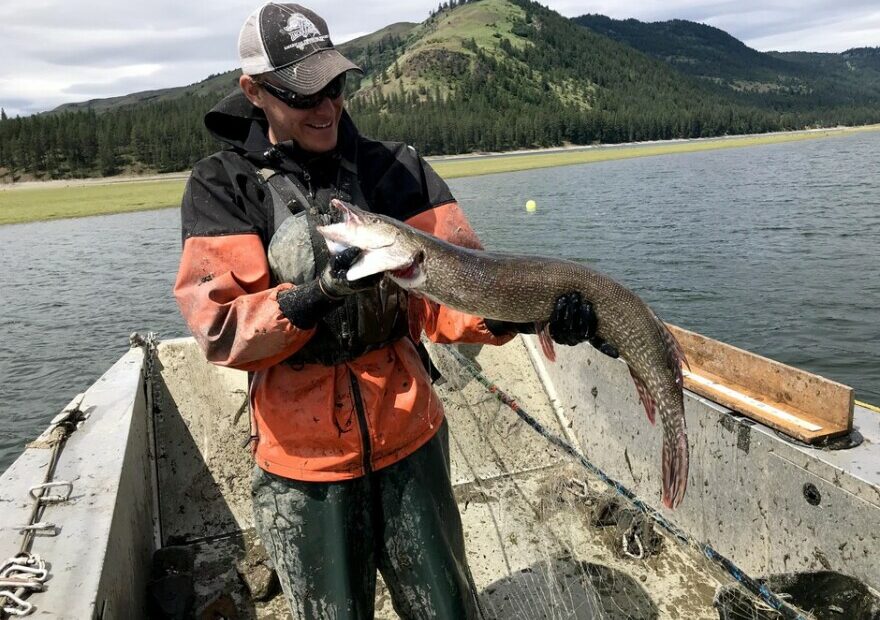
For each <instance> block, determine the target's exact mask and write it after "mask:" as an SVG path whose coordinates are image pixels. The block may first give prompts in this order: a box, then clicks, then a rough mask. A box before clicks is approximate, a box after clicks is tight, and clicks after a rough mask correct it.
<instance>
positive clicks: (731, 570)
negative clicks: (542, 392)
mask: <svg viewBox="0 0 880 620" xmlns="http://www.w3.org/2000/svg"><path fill="white" fill-rule="evenodd" d="M444 349H445V350H447V351H448V352H449V353H451V354H452V357H453V358H455V360H456V361H457V362H458V363H459V365H460V366H461V367H462V368H464V369H465V370H466V371H467V372H468V374H470V375H471V376H472V377H473V378H474V379H476V380H477V382H479V383H480V384H481V385H482V386H483V387H485V388H486V389H487V390H488V391H489V393H491V394H492V395H494V396H495V398H497V399H498V400H499V401H501V402H502V403H504V404H505V405H507V406H508V407H509V408H510V409H511V410H512V411H513V412H514V413H516V415H517V416H518V417H519V418H520V419H521V420H522V421H523V422H525V423H526V424H528V425H529V426H531V427H532V428H533V429H534V430H535V431H537V432H538V433H539V434H540V435H541V436H542V437H544V438H545V439H546V440H547V441H549V442H550V443H551V444H553V445H554V446H556V447H558V448H559V449H561V450H562V451H563V452H565V453H566V454H568V455H569V456H571V457H572V458H573V459H574V460H575V461H577V462H578V463H579V464H580V465H581V466H583V468H584V469H586V470H587V471H589V472H590V473H592V474H593V475H595V476H596V477H597V478H599V479H600V480H601V481H602V482H604V483H605V484H606V485H608V486H610V487H611V488H613V489H614V490H615V491H616V492H617V493H618V494H620V495H622V496H623V497H625V498H626V499H627V500H629V501H630V502H631V503H632V504H633V505H635V506H636V508H638V509H639V510H641V511H642V512H643V513H644V514H645V515H647V516H649V517H651V518H652V519H653V520H654V521H655V522H656V523H657V524H658V525H660V527H662V528H663V529H664V530H666V531H667V532H669V533H670V534H671V535H672V536H673V537H674V538H676V539H677V540H678V541H679V542H681V543H682V544H684V545H691V546H693V547H695V548H696V549H698V550H699V551H700V552H701V553H702V554H703V555H705V556H706V558H708V559H709V560H711V561H713V562H715V563H716V564H718V565H719V566H720V567H721V568H723V569H724V571H725V572H726V573H727V574H728V575H730V576H731V577H733V578H734V579H735V580H736V581H737V582H738V583H740V584H742V586H743V587H744V588H746V589H747V590H748V591H749V592H751V593H752V594H754V595H755V596H757V597H759V598H760V599H761V600H762V601H764V603H766V604H767V605H768V606H770V607H771V608H772V609H774V610H775V611H776V612H778V613H779V614H780V615H781V616H782V617H783V618H786V620H808V617H807V616H804V615H802V614H801V612H799V611H798V610H796V609H794V608H793V607H792V606H791V605H789V604H787V603H786V602H785V601H783V600H782V599H781V598H780V597H779V596H778V595H776V594H774V593H773V592H772V591H771V590H770V589H769V588H768V587H767V586H766V585H765V584H762V583H760V582H758V581H757V580H755V579H754V578H752V577H750V576H749V575H748V574H746V573H745V572H744V571H743V570H742V569H740V568H739V567H738V566H737V565H736V564H734V563H733V562H732V561H731V560H730V559H728V558H726V557H725V556H723V555H721V554H720V553H718V552H717V551H715V549H713V548H712V547H711V546H709V545H707V544H705V543H702V542H699V541H697V540H694V539H693V538H692V537H691V536H689V535H688V534H686V533H685V532H684V531H683V530H682V529H681V528H679V527H678V526H676V525H674V524H672V523H670V522H669V521H667V520H666V519H665V518H664V517H663V515H661V514H660V513H659V512H657V511H656V510H654V509H653V508H651V507H650V506H648V505H647V504H645V503H644V502H643V501H642V500H640V499H639V498H638V497H636V495H635V494H634V493H633V492H632V491H630V490H629V489H627V488H626V487H625V486H623V485H622V484H620V483H619V482H618V481H616V480H614V479H613V478H611V477H610V476H609V475H608V474H606V473H605V472H604V471H602V470H601V469H600V468H599V467H597V466H596V465H594V464H593V463H591V462H590V461H588V460H587V458H586V457H585V456H584V455H583V454H581V453H580V452H579V451H578V450H577V449H576V448H575V447H574V446H572V445H571V444H570V443H568V442H567V441H565V440H564V439H562V438H561V437H559V436H557V435H555V434H554V433H552V432H550V431H548V430H547V429H546V428H544V426H543V425H542V424H541V423H540V422H538V420H536V419H535V418H534V417H532V416H531V415H529V413H528V412H526V411H525V410H524V409H523V408H522V407H520V405H519V404H518V403H517V402H516V400H515V399H514V398H513V397H511V396H510V395H508V394H507V393H506V392H504V390H502V389H501V388H499V387H498V386H497V385H496V384H495V383H492V382H491V381H490V380H489V379H487V378H486V377H485V376H484V375H483V374H482V373H481V372H480V371H479V370H478V369H477V368H476V367H474V365H473V364H472V363H471V361H470V360H469V359H467V358H466V357H465V356H464V355H462V354H461V353H460V352H459V351H458V350H457V349H455V348H453V347H449V346H447V347H444Z"/></svg>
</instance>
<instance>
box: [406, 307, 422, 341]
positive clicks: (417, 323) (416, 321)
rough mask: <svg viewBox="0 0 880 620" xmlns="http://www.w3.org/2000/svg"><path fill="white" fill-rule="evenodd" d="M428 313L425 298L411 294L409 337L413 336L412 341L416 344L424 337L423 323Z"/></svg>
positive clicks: (408, 317)
mask: <svg viewBox="0 0 880 620" xmlns="http://www.w3.org/2000/svg"><path fill="white" fill-rule="evenodd" d="M426 314H427V308H425V300H424V299H419V298H418V297H415V296H412V295H411V296H410V298H409V304H408V308H407V312H406V318H407V322H408V323H409V337H410V338H412V341H413V342H415V343H416V344H418V343H419V341H420V340H421V339H422V325H424V324H425V319H426V318H427V317H426V316H425V315H426Z"/></svg>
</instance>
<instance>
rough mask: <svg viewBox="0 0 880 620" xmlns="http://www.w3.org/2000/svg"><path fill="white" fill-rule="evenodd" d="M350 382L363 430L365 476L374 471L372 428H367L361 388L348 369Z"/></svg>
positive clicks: (358, 419)
mask: <svg viewBox="0 0 880 620" xmlns="http://www.w3.org/2000/svg"><path fill="white" fill-rule="evenodd" d="M348 380H349V383H350V384H351V400H352V401H353V402H354V410H355V415H356V416H357V421H358V426H359V427H360V429H361V445H363V448H364V474H365V475H366V474H369V473H370V472H372V471H373V465H372V453H373V448H372V446H371V445H370V427H369V426H367V414H366V413H365V412H364V401H363V399H362V398H361V386H360V385H358V382H357V377H355V376H354V373H353V372H352V371H351V368H349V369H348Z"/></svg>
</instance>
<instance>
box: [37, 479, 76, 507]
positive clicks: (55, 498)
mask: <svg viewBox="0 0 880 620" xmlns="http://www.w3.org/2000/svg"><path fill="white" fill-rule="evenodd" d="M59 487H61V488H64V489H67V492H66V493H62V494H58V495H51V494H49V495H42V492H43V491H44V490H46V489H54V488H59ZM72 492H73V483H72V482H68V481H67V480H56V481H55V482H44V483H43V484H37V485H34V486H32V487H31V488H29V489H28V493H30V494H31V497H33V498H34V499H37V500H40V501H41V502H42V503H44V504H57V503H59V502H66V501H67V500H68V499H70V494H71V493H72Z"/></svg>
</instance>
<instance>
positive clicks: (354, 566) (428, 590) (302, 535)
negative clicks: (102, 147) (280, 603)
mask: <svg viewBox="0 0 880 620" xmlns="http://www.w3.org/2000/svg"><path fill="white" fill-rule="evenodd" d="M448 441H449V437H448V428H447V426H446V423H445V422H444V423H443V425H442V426H441V427H440V430H439V431H438V432H437V434H436V435H435V436H434V437H433V438H432V439H431V440H430V441H429V442H428V443H427V444H425V445H424V446H423V447H421V448H419V449H418V450H417V451H416V452H415V453H413V454H412V455H410V456H408V457H407V458H405V459H403V460H402V461H400V462H398V463H395V464H394V465H391V466H389V467H386V468H384V469H381V470H379V471H376V472H373V473H371V474H368V475H366V476H364V477H361V478H357V479H354V480H346V481H342V482H317V483H316V482H301V481H297V480H290V479H287V478H282V477H279V476H275V475H273V474H270V473H267V472H265V471H263V470H262V469H259V468H255V470H254V478H253V500H254V514H255V516H256V523H257V532H258V534H259V535H260V538H261V539H262V541H263V544H264V545H265V546H266V549H267V550H268V552H269V556H270V557H271V558H272V561H273V562H274V563H275V567H276V569H277V571H278V576H279V578H280V580H281V587H282V589H283V590H284V594H285V595H286V596H287V599H288V601H289V602H290V608H291V613H292V614H293V617H294V618H295V619H296V620H306V619H309V620H311V619H313V618H314V619H322V620H323V619H325V618H332V619H334V620H347V619H365V618H366V619H370V618H373V606H374V603H375V595H376V569H378V570H379V571H381V572H382V577H383V578H384V579H385V583H386V584H387V585H388V588H389V590H390V591H391V597H392V602H393V604H394V609H395V611H396V612H397V613H398V615H400V617H401V618H404V619H405V620H410V619H415V618H419V619H421V618H424V619H426V620H427V619H431V620H436V619H439V620H444V619H449V620H477V619H479V618H481V617H482V616H481V614H480V611H479V603H478V602H477V597H476V590H475V588H474V585H473V580H472V579H471V575H470V570H469V568H468V565H467V559H466V557H465V552H464V537H463V534H462V529H461V517H460V516H459V513H458V506H457V505H456V503H455V498H454V497H453V494H452V485H451V483H450V480H449V457H448Z"/></svg>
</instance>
